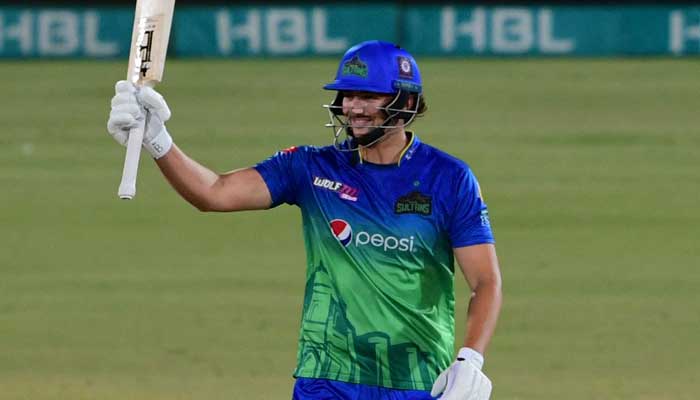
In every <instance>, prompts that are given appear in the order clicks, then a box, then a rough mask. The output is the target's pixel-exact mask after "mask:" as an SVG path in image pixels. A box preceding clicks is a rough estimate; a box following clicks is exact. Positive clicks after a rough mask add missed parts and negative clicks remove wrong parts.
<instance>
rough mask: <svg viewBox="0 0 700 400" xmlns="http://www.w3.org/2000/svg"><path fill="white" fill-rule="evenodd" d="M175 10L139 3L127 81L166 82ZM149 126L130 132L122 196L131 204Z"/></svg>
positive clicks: (169, 2) (155, 2)
mask: <svg viewBox="0 0 700 400" xmlns="http://www.w3.org/2000/svg"><path fill="white" fill-rule="evenodd" d="M174 9H175V0H136V13H135V14H134V29H133V32H132V34H131V51H130V52H129V69H128V70H127V74H126V79H127V80H129V81H130V82H133V83H134V84H135V85H136V86H151V87H153V86H155V84H156V83H157V82H160V81H161V80H162V79H163V68H164V67H165V55H166V53H167V52H168V39H169V38H170V25H171V24H172V20H173V11H174ZM145 126H146V121H145V118H144V121H142V122H141V123H140V124H139V126H137V127H135V128H132V129H131V131H130V132H129V142H128V143H127V146H126V158H125V159H124V170H123V171H122V181H121V183H120V184H119V192H118V193H119V198H121V199H125V200H131V199H133V198H134V196H135V195H136V173H137V172H138V168H139V157H140V155H141V142H142V141H143V132H144V129H145Z"/></svg>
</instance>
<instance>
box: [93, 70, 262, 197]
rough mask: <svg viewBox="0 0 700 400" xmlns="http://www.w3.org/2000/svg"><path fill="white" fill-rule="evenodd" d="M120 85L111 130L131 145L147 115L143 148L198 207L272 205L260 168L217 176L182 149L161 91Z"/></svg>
mask: <svg viewBox="0 0 700 400" xmlns="http://www.w3.org/2000/svg"><path fill="white" fill-rule="evenodd" d="M115 88H116V95H115V96H114V98H113V99H112V111H111V112H110V116H109V122H108V123H107V128H108V131H109V133H110V134H111V135H112V137H114V139H115V140H116V141H117V142H119V143H121V144H122V145H126V142H127V140H128V132H129V129H131V128H132V127H133V126H135V125H136V124H137V122H138V121H140V120H142V119H143V118H146V130H145V133H144V139H143V147H144V148H145V149H146V150H147V151H148V152H149V153H151V155H152V156H153V158H154V159H155V160H156V163H157V164H158V167H160V170H161V171H162V172H163V175H165V177H166V179H167V180H168V182H170V184H171V185H172V186H173V188H175V190H176V191H177V192H178V193H179V194H180V195H181V196H182V197H183V198H184V199H185V200H187V201H188V202H189V203H191V204H192V205H193V206H195V207H197V208H198V209H199V210H201V211H240V210H256V209H265V208H268V207H269V206H270V205H271V204H272V199H271V196H270V192H269V190H268V188H267V185H266V184H265V181H264V180H263V179H262V177H261V176H260V174H259V173H258V172H257V171H256V170H255V169H253V168H244V169H240V170H236V171H231V172H228V173H225V174H217V173H215V172H213V171H212V170H210V169H209V168H207V167H205V166H203V165H201V164H199V163H198V162H196V161H195V160H193V159H191V158H190V157H188V156H187V155H186V154H185V153H184V152H183V151H182V150H180V149H179V148H178V147H177V146H176V145H175V144H174V143H173V140H172V137H171V136H170V134H169V133H168V130H167V129H166V128H165V122H166V121H167V120H168V119H170V114H171V113H170V109H169V108H168V105H167V103H166V102H165V100H164V99H163V96H161V95H160V94H159V93H158V92H156V91H155V90H153V89H151V88H142V89H140V90H138V91H137V90H136V88H135V87H134V86H133V85H131V84H130V83H128V82H126V81H120V82H118V83H117V85H116V87H115ZM144 107H145V108H146V109H147V110H148V111H149V112H148V113H145V112H144V110H143V108H144Z"/></svg>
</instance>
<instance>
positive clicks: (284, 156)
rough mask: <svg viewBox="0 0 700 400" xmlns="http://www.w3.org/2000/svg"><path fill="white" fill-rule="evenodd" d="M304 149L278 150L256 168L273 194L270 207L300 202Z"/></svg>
mask: <svg viewBox="0 0 700 400" xmlns="http://www.w3.org/2000/svg"><path fill="white" fill-rule="evenodd" d="M303 153H304V149H303V148H298V147H290V148H289V149H286V150H282V151H278V152H277V153H276V154H274V155H273V156H272V157H269V158H268V159H266V160H264V161H261V162H260V163H258V164H257V165H256V166H255V167H254V168H255V169H256V170H257V171H258V173H260V175H261V176H262V178H263V180H264V181H265V184H266V185H267V189H268V190H269V191H270V195H271V196H272V205H271V206H270V208H273V207H277V206H278V205H280V204H282V203H287V204H291V205H296V204H298V194H299V184H298V182H299V181H300V179H299V174H300V172H301V170H302V166H303V164H304V163H303V160H302V158H303V156H304V154H303Z"/></svg>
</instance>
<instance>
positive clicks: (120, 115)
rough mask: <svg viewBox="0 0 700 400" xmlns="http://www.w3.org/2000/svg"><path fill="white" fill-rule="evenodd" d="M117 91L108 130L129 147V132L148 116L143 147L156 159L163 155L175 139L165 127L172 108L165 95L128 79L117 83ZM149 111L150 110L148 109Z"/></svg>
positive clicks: (113, 100)
mask: <svg viewBox="0 0 700 400" xmlns="http://www.w3.org/2000/svg"><path fill="white" fill-rule="evenodd" d="M114 89H115V92H116V94H115V95H114V97H113V98H112V110H111V111H110V113H109V121H108V122H107V131H108V132H109V134H110V135H111V136H112V137H113V138H114V140H116V141H117V142H118V143H119V144H121V145H122V146H126V144H127V142H128V139H129V131H130V130H131V128H134V127H135V126H137V125H138V124H139V123H140V122H141V121H143V119H144V118H145V119H146V129H145V131H144V135H143V147H144V148H145V149H146V150H147V151H148V152H149V153H151V155H152V156H153V158H156V159H158V158H160V157H162V156H164V155H165V153H167V152H168V151H169V150H170V148H171V147H172V145H173V140H172V138H171V137H170V134H168V131H167V130H166V129H165V121H167V120H168V119H170V109H169V108H168V105H167V104H166V103H165V100H164V99H163V96H161V95H160V94H159V93H158V92H156V91H155V90H153V89H151V88H148V87H145V88H141V89H137V88H136V87H135V86H134V85H133V84H131V83H130V82H127V81H119V82H117V84H116V85H115V86H114ZM146 110H148V112H146Z"/></svg>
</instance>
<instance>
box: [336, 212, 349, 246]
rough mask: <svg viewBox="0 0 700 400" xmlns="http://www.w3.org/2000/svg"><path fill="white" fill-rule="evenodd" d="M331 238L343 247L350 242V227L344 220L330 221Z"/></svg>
mask: <svg viewBox="0 0 700 400" xmlns="http://www.w3.org/2000/svg"><path fill="white" fill-rule="evenodd" d="M331 232H333V236H335V238H336V239H338V241H339V242H340V244H342V245H343V246H345V247H348V245H349V244H350V242H351V241H352V227H351V226H350V224H348V223H347V222H346V221H345V220H342V219H334V220H332V221H331Z"/></svg>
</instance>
